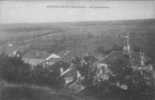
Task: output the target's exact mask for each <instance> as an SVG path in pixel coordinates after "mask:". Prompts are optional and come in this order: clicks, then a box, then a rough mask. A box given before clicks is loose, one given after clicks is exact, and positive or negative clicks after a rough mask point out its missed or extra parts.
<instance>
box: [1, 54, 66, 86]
mask: <svg viewBox="0 0 155 100" xmlns="http://www.w3.org/2000/svg"><path fill="white" fill-rule="evenodd" d="M31 67H32V66H31V65H29V64H26V63H24V61H23V60H22V59H21V58H19V57H9V56H7V55H4V54H2V55H0V78H1V80H5V81H7V82H10V83H17V84H25V83H26V84H36V85H41V86H49V87H53V88H58V87H61V86H63V83H64V80H63V79H62V78H60V77H59V74H60V73H59V72H58V71H56V70H58V69H53V70H52V71H51V70H49V69H48V68H43V66H41V65H37V66H34V69H33V70H32V68H31ZM56 67H57V68H58V66H56Z"/></svg>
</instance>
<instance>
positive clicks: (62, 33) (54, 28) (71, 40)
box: [0, 20, 155, 58]
mask: <svg viewBox="0 0 155 100" xmlns="http://www.w3.org/2000/svg"><path fill="white" fill-rule="evenodd" d="M127 32H131V33H132V32H133V33H137V34H153V33H154V32H155V20H131V21H106V22H77V23H51V24H49V23H44V24H12V25H1V27H0V36H1V38H0V40H1V41H0V44H1V48H0V50H1V51H6V52H12V51H13V50H15V49H17V48H19V47H20V48H21V49H20V50H21V51H22V52H23V54H24V55H25V56H26V57H33V58H34V57H39V58H41V57H42V58H44V57H47V56H48V55H49V54H50V53H59V54H63V53H64V52H65V51H70V53H69V54H70V55H69V58H70V57H72V56H76V55H78V56H80V55H84V54H86V53H90V54H97V53H98V52H97V48H99V47H104V49H105V50H109V49H111V48H112V47H113V45H114V44H118V45H122V44H121V39H120V37H119V35H120V34H125V33H127ZM142 38H143V37H140V38H137V40H136V43H137V45H140V46H142V47H143V46H144V43H143V42H145V41H143V40H144V39H142ZM8 43H13V44H14V45H13V47H11V48H10V47H8ZM36 52H38V54H36Z"/></svg>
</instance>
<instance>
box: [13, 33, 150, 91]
mask: <svg viewBox="0 0 155 100" xmlns="http://www.w3.org/2000/svg"><path fill="white" fill-rule="evenodd" d="M123 38H124V46H123V51H112V52H111V53H110V54H108V55H106V56H105V57H103V59H102V60H99V59H97V60H94V62H95V63H93V61H92V62H90V63H91V64H92V66H95V68H96V75H95V76H94V77H95V79H96V81H105V80H109V78H110V76H111V75H114V74H113V73H112V71H111V70H110V69H109V65H108V64H107V63H106V60H107V59H109V60H110V59H111V58H112V57H114V56H119V55H121V54H123V55H128V56H129V59H130V62H131V67H133V69H134V70H148V71H152V70H153V66H152V65H151V64H147V65H146V62H147V57H146V55H145V54H144V52H142V51H140V52H134V51H132V49H131V46H130V33H128V34H126V35H125V36H123ZM13 55H14V56H17V57H21V54H20V52H19V51H15V52H14V53H13ZM88 57H89V56H88ZM64 59H65V58H64V57H62V56H60V55H58V54H55V53H52V54H50V55H49V56H48V57H47V58H45V59H37V60H36V59H27V58H23V60H24V61H25V62H27V63H29V64H31V65H32V66H35V65H37V64H42V65H43V66H44V67H46V66H50V65H53V64H54V63H55V62H58V61H61V60H64ZM79 63H80V64H81V65H83V64H87V63H89V62H87V61H86V59H84V58H82V59H81V60H80V62H79ZM59 71H60V77H63V78H64V80H65V85H66V86H67V87H69V88H70V89H73V90H74V91H76V92H80V91H82V90H83V89H85V87H84V86H83V85H82V84H81V81H82V80H84V79H85V77H84V76H83V75H82V73H80V71H79V69H78V68H77V67H76V64H75V63H73V62H71V63H70V65H69V66H68V68H64V67H59ZM116 85H117V86H118V87H120V88H122V89H125V90H126V89H128V86H127V85H125V84H120V83H117V84H116Z"/></svg>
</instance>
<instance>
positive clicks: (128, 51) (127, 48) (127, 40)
mask: <svg viewBox="0 0 155 100" xmlns="http://www.w3.org/2000/svg"><path fill="white" fill-rule="evenodd" d="M123 38H124V43H123V53H124V54H126V55H128V56H129V57H131V46H130V33H127V34H126V35H125V36H123Z"/></svg>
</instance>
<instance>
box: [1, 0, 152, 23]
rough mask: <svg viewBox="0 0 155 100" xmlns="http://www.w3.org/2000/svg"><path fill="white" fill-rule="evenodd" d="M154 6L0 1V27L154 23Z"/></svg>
mask: <svg viewBox="0 0 155 100" xmlns="http://www.w3.org/2000/svg"><path fill="white" fill-rule="evenodd" d="M17 1H20V0H17ZM31 1H33V0H31ZM34 1H37V0H34ZM65 1H66V2H65ZM69 1H72V2H69ZM87 1H92V2H87ZM93 1H94V2H93ZM96 1H97V2H96ZM154 5H155V1H146V0H143V1H141V0H138V1H137V2H133V0H130V1H129V0H118V2H117V0H86V1H81V0H80V1H79V2H78V0H75V2H74V0H63V2H61V1H60V0H57V1H56V0H53V1H46V0H45V1H42V2H39V1H37V2H26V1H25V2H21V1H20V2H15V1H10V0H9V1H8V2H6V1H2V2H1V1H0V9H1V15H0V24H7V23H8V24H9V23H56V22H85V21H86V22H88V21H115V20H116V21H117V20H136V19H155V13H154V11H155V6H154ZM78 7H81V8H78Z"/></svg>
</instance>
